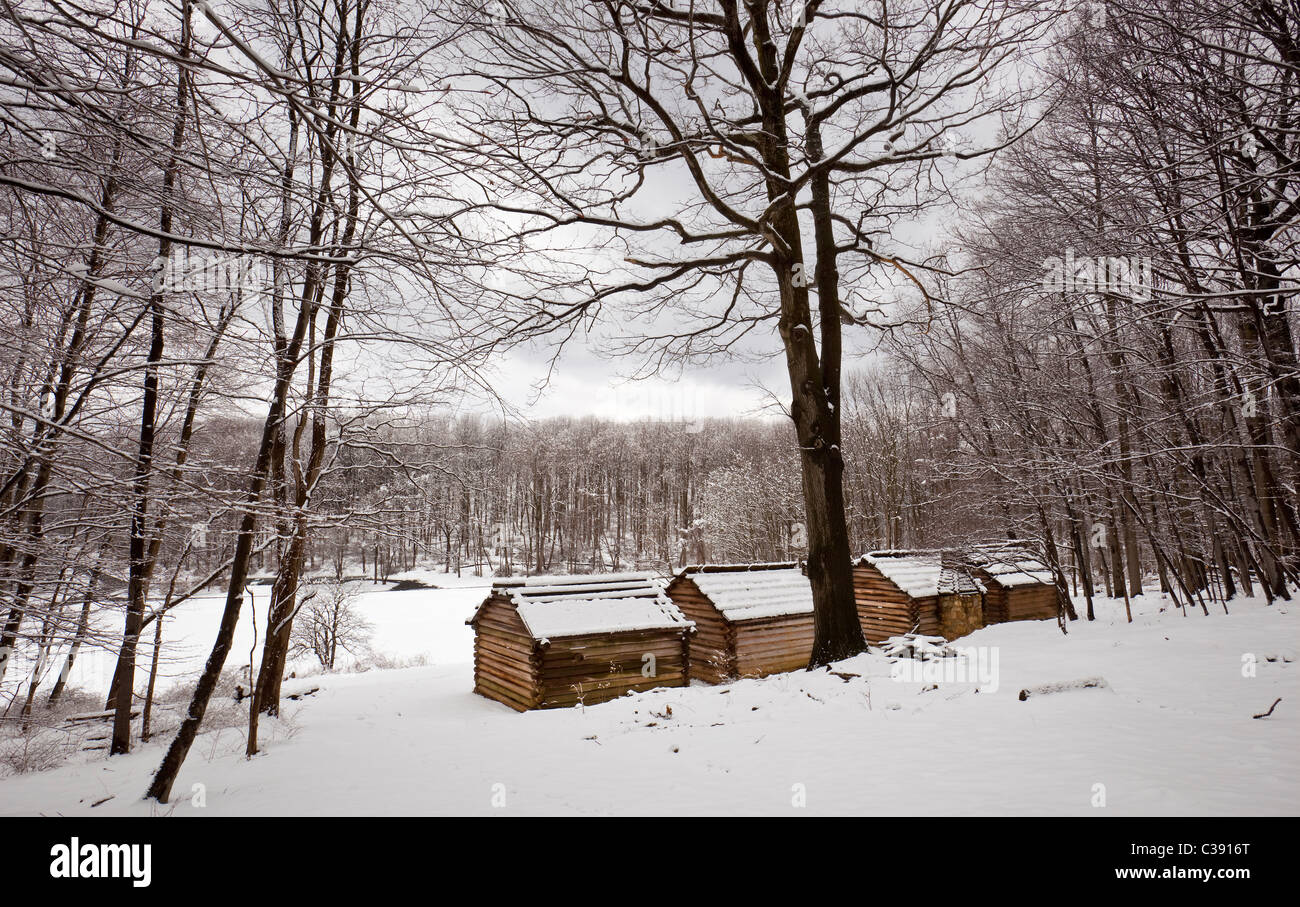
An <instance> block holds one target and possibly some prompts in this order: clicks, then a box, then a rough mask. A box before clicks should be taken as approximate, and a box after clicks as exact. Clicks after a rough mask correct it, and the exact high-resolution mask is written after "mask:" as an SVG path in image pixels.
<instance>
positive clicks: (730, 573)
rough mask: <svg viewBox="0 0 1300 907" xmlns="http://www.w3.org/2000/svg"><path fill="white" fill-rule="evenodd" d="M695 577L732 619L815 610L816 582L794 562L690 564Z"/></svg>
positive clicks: (687, 574)
mask: <svg viewBox="0 0 1300 907" xmlns="http://www.w3.org/2000/svg"><path fill="white" fill-rule="evenodd" d="M677 579H689V580H692V581H693V582H694V583H695V585H696V586H697V587H698V588H699V590H700V592H702V593H704V595H706V596H708V598H709V601H711V602H713V606H714V607H715V608H717V609H718V610H719V611H720V612H722V616H723V617H724V618H726V619H727V620H729V621H736V620H754V619H757V618H760V617H786V616H789V615H792V614H811V613H812V610H813V598H812V584H811V583H809V581H808V577H806V576H804V573H803V571H802V570H801V569H799V568H798V567H796V566H795V565H794V564H789V563H786V564H721V565H709V566H696V567H687V568H685V569H684V570H682V571H681V572H680V573H678V574H677Z"/></svg>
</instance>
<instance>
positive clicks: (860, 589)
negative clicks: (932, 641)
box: [853, 550, 984, 644]
mask: <svg viewBox="0 0 1300 907" xmlns="http://www.w3.org/2000/svg"><path fill="white" fill-rule="evenodd" d="M853 594H854V597H855V598H856V599H857V606H858V620H859V621H861V623H862V635H863V636H865V637H866V640H867V642H868V643H872V644H875V643H880V642H883V641H884V640H886V639H889V638H890V637H891V636H902V635H903V634H905V633H921V634H924V635H925V636H942V637H943V638H944V639H956V638H957V637H959V636H965V635H966V634H967V633H971V632H973V631H975V630H978V629H979V628H980V627H982V626H984V586H983V584H982V583H980V582H979V580H977V579H976V578H975V577H974V576H972V575H971V573H970V571H969V569H968V568H967V567H966V566H965V565H964V564H963V563H962V558H961V557H959V556H958V555H956V554H955V553H953V552H947V551H937V550H935V551H872V552H870V553H868V554H864V555H862V557H860V558H858V559H857V561H855V562H854V564H853Z"/></svg>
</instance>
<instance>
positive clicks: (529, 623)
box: [469, 573, 695, 641]
mask: <svg viewBox="0 0 1300 907" xmlns="http://www.w3.org/2000/svg"><path fill="white" fill-rule="evenodd" d="M497 597H499V598H506V599H509V601H510V603H511V604H512V605H514V608H515V611H516V612H517V613H518V614H519V617H520V619H521V620H523V622H524V626H525V627H526V628H527V629H528V632H529V634H530V635H531V636H532V637H533V638H534V639H536V640H542V641H544V640H548V639H557V638H560V637H564V636H586V635H588V634H599V633H619V632H627V631H632V630H660V629H681V630H687V629H690V628H692V627H694V626H695V625H694V624H693V623H691V621H689V620H687V619H686V617H685V615H683V614H682V612H681V611H679V610H678V609H677V606H676V605H674V604H673V603H672V600H671V599H669V598H668V595H667V594H666V593H665V592H664V582H663V580H662V579H660V578H659V577H657V576H656V575H655V574H653V573H607V574H601V575H593V576H529V577H523V578H518V579H503V580H499V581H498V582H495V583H493V584H492V594H491V595H489V596H488V598H487V599H485V600H484V602H483V604H480V605H479V609H478V610H477V611H475V612H474V617H471V618H470V619H469V623H473V622H474V620H475V619H476V618H477V617H478V615H479V612H480V611H482V609H483V605H484V604H487V602H488V601H491V600H492V599H493V598H497Z"/></svg>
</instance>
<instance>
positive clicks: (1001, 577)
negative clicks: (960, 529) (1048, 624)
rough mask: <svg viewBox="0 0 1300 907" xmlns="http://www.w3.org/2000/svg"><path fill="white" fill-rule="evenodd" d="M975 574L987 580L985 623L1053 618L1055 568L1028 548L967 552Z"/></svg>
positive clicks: (988, 547)
mask: <svg viewBox="0 0 1300 907" xmlns="http://www.w3.org/2000/svg"><path fill="white" fill-rule="evenodd" d="M966 560H967V563H968V564H970V566H971V569H972V571H973V572H974V574H975V576H976V577H977V578H978V579H979V580H980V581H981V582H983V583H984V585H985V586H986V587H987V591H986V592H985V595H984V622H985V623H986V624H998V623H1003V622H1004V621H1009V620H1054V619H1055V618H1056V614H1057V591H1056V580H1055V579H1054V578H1053V576H1052V568H1051V567H1049V566H1048V565H1047V564H1045V563H1043V561H1042V560H1041V559H1040V558H1038V557H1037V556H1036V555H1035V554H1033V553H1032V552H1031V551H1029V550H1028V549H1027V548H1023V547H1019V546H1006V545H986V546H981V547H978V548H975V549H973V550H972V551H971V552H970V553H969V554H968V555H967V558H966Z"/></svg>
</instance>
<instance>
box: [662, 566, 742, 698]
mask: <svg viewBox="0 0 1300 907" xmlns="http://www.w3.org/2000/svg"><path fill="white" fill-rule="evenodd" d="M668 597H669V598H671V599H672V600H673V604H675V605H676V606H677V607H678V608H679V609H680V610H681V612H682V613H683V614H685V615H686V619H687V620H692V621H695V632H694V633H693V634H691V636H690V638H689V640H690V641H689V642H688V644H687V655H688V659H687V661H688V673H689V675H690V677H691V679H692V680H702V681H704V682H705V683H723V682H725V681H727V680H732V679H734V678H735V676H736V640H735V636H734V634H733V633H732V628H731V625H730V624H729V623H727V621H726V620H725V619H724V618H723V617H722V614H721V613H719V611H718V609H717V608H715V607H713V603H712V602H711V601H709V599H708V597H707V596H706V595H705V594H704V593H703V592H701V591H700V587H699V586H697V585H695V582H694V581H693V580H690V579H679V580H675V581H674V582H672V583H670V584H669V585H668Z"/></svg>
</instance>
